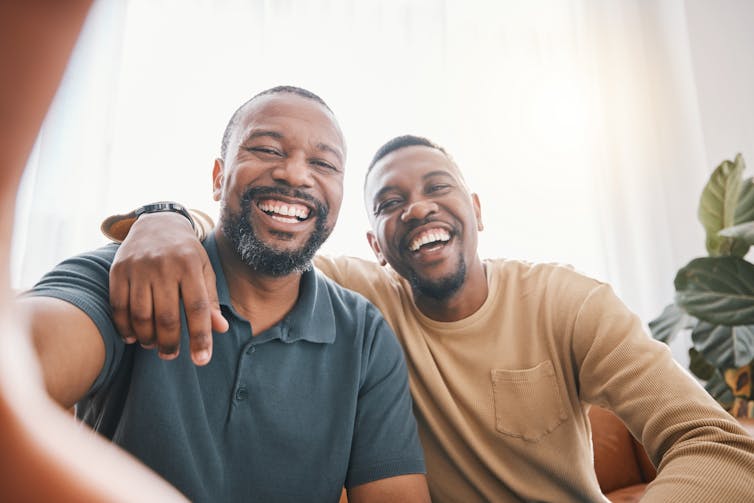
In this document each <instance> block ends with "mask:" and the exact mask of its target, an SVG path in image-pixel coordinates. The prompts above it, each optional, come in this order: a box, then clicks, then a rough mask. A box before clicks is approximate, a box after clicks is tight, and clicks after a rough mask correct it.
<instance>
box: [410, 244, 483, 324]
mask: <svg viewBox="0 0 754 503" xmlns="http://www.w3.org/2000/svg"><path fill="white" fill-rule="evenodd" d="M487 293H488V288H487V274H486V272H485V268H484V264H483V263H482V261H481V260H480V259H479V257H475V259H474V261H473V262H472V264H471V265H470V267H469V268H468V271H467V273H466V278H465V279H464V282H463V285H461V288H459V289H458V290H457V291H456V292H455V293H454V294H453V295H451V296H450V297H448V298H444V299H435V298H433V297H429V296H426V295H423V294H422V293H421V292H417V291H416V290H414V302H416V307H418V308H419V311H421V312H422V314H424V316H426V317H428V318H430V319H433V320H435V321H445V322H447V321H458V320H462V319H464V318H468V317H469V316H471V315H472V314H474V313H475V312H477V310H479V308H480V307H482V304H484V301H485V300H487Z"/></svg>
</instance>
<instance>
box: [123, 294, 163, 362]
mask: <svg viewBox="0 0 754 503" xmlns="http://www.w3.org/2000/svg"><path fill="white" fill-rule="evenodd" d="M128 306H129V315H130V319H131V332H132V333H133V334H134V336H135V337H136V342H138V343H139V344H141V345H142V346H143V347H144V348H147V349H150V348H152V347H154V344H155V342H156V341H155V331H154V322H153V321H152V288H151V285H150V284H149V283H146V282H130V290H129V299H128Z"/></svg>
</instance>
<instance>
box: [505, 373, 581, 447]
mask: <svg viewBox="0 0 754 503" xmlns="http://www.w3.org/2000/svg"><path fill="white" fill-rule="evenodd" d="M492 395H493V398H494V401H495V429H496V430H497V431H498V432H499V433H502V434H504V435H509V436H511V437H518V438H522V439H523V440H527V441H529V442H538V441H539V440H540V439H542V437H544V436H545V435H547V434H549V433H551V432H552V431H554V430H555V428H557V427H558V426H560V425H561V424H562V423H563V421H565V420H566V419H568V414H566V411H565V408H564V407H563V400H562V399H561V397H560V388H559V387H558V380H557V377H556V376H555V369H554V368H553V366H552V362H551V361H550V360H547V361H544V362H542V363H540V364H538V365H537V366H536V367H532V368H529V369H522V370H504V369H493V370H492Z"/></svg>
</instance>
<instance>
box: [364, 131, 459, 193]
mask: <svg viewBox="0 0 754 503" xmlns="http://www.w3.org/2000/svg"><path fill="white" fill-rule="evenodd" d="M433 176H438V177H443V176H445V177H450V178H452V179H453V180H456V181H457V182H459V183H463V179H462V177H461V173H460V171H459V170H458V167H457V166H456V165H455V164H454V163H453V162H452V161H451V160H450V159H448V157H447V156H446V155H445V154H444V153H442V152H441V151H439V150H437V149H436V148H432V147H426V146H423V145H412V146H410V147H403V148H399V149H398V150H394V151H393V152H390V153H389V154H387V155H386V156H385V157H383V158H382V159H380V160H379V161H377V163H376V164H375V165H374V167H372V171H371V172H370V173H369V174H368V176H367V183H366V186H365V197H366V199H367V200H371V199H372V198H374V197H375V196H376V195H377V194H378V193H381V192H384V190H385V189H389V188H395V189H397V190H399V189H401V188H404V187H410V186H412V185H416V184H421V183H424V182H425V181H426V180H427V178H428V177H433Z"/></svg>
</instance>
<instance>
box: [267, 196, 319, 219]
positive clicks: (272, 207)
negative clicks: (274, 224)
mask: <svg viewBox="0 0 754 503" xmlns="http://www.w3.org/2000/svg"><path fill="white" fill-rule="evenodd" d="M257 208H259V209H260V210H262V211H263V212H264V213H266V214H267V215H269V216H270V217H272V219H273V220H277V221H279V222H284V223H298V222H303V221H304V220H307V219H308V218H309V216H310V215H311V209H310V208H309V207H308V206H306V205H303V204H297V203H290V202H285V201H280V200H278V199H269V198H268V199H261V200H260V201H259V202H258V203H257Z"/></svg>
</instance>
